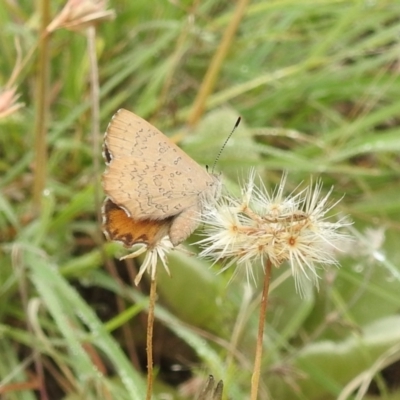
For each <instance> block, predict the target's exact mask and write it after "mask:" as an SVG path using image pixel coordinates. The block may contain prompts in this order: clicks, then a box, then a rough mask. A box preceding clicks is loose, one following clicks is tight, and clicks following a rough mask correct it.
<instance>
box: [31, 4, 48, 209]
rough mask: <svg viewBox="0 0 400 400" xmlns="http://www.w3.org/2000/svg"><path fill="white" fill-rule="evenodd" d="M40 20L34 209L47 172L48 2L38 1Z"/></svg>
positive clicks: (38, 207) (37, 204) (40, 196)
mask: <svg viewBox="0 0 400 400" xmlns="http://www.w3.org/2000/svg"><path fill="white" fill-rule="evenodd" d="M38 5H39V14H40V17H41V22H40V40H39V48H38V57H39V58H38V68H37V71H38V74H37V80H36V99H37V102H36V113H35V114H36V121H35V164H34V165H35V169H34V171H35V175H34V181H33V203H34V207H35V209H36V211H38V212H40V211H41V207H42V194H43V190H44V187H45V184H46V173H47V140H46V133H47V124H48V115H49V69H50V57H49V51H50V50H49V39H50V37H49V36H48V35H46V27H47V25H48V23H49V20H50V2H49V1H48V0H42V1H40V2H38Z"/></svg>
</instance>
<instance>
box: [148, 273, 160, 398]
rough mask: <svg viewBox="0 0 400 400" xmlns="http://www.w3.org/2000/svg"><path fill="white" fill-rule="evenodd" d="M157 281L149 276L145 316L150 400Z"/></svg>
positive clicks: (150, 393)
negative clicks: (147, 309)
mask: <svg viewBox="0 0 400 400" xmlns="http://www.w3.org/2000/svg"><path fill="white" fill-rule="evenodd" d="M156 289H157V281H156V277H154V278H151V283H150V299H149V312H148V316H147V338H146V353H147V393H146V400H151V395H152V393H153V328H154V309H155V306H156V300H157V291H156Z"/></svg>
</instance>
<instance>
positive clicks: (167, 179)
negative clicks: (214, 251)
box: [102, 109, 222, 250]
mask: <svg viewBox="0 0 400 400" xmlns="http://www.w3.org/2000/svg"><path fill="white" fill-rule="evenodd" d="M103 157H104V159H105V163H106V169H105V172H104V174H103V176H102V185H103V189H104V192H105V193H106V195H107V198H106V199H105V201H104V204H103V208H102V216H103V232H104V234H105V236H106V237H107V238H108V239H109V240H113V241H119V242H122V243H123V245H124V246H125V247H128V248H130V247H132V246H134V245H135V244H144V245H146V246H147V248H148V249H150V250H151V249H153V248H155V247H156V246H157V245H158V244H159V243H160V242H161V240H162V239H163V238H165V237H167V238H168V239H169V240H170V242H171V244H172V245H173V246H174V247H175V246H178V245H179V244H180V243H182V242H183V241H184V240H185V239H186V238H188V237H189V236H190V235H191V233H192V232H193V231H194V230H195V229H196V228H197V227H198V225H199V216H200V215H201V213H202V212H203V210H204V208H205V207H206V205H207V204H209V203H211V202H212V201H213V200H214V199H216V198H218V197H219V195H220V192H221V186H222V184H221V180H220V177H219V176H217V175H215V174H211V173H208V171H207V170H206V169H205V168H203V167H201V166H200V165H199V164H197V163H196V162H195V161H194V160H193V159H192V158H190V157H189V156H188V155H187V154H186V153H185V152H184V151H183V150H181V149H180V148H179V147H178V146H177V145H175V144H174V143H173V142H172V141H171V140H170V139H169V138H168V137H166V136H165V135H164V134H163V133H161V132H160V131H159V130H158V129H157V128H155V127H154V126H152V125H151V124H150V123H148V122H147V121H145V120H144V119H142V118H141V117H139V116H137V115H136V114H134V113H132V112H130V111H127V110H124V109H120V110H119V111H118V112H117V113H116V114H115V115H114V116H113V117H112V119H111V122H110V123H109V125H108V128H107V131H106V133H105V136H104V145H103Z"/></svg>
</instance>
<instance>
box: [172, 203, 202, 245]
mask: <svg viewBox="0 0 400 400" xmlns="http://www.w3.org/2000/svg"><path fill="white" fill-rule="evenodd" d="M199 211H200V209H199V207H198V206H197V205H196V206H193V207H189V208H187V209H186V210H183V211H182V212H181V213H180V214H179V215H177V216H176V217H175V218H174V219H173V221H172V225H171V228H170V230H169V238H170V240H171V243H172V244H173V245H174V246H178V245H179V244H180V243H182V242H183V241H184V240H186V239H187V238H188V237H189V236H190V235H191V234H192V232H193V231H194V230H195V229H196V228H197V227H198V226H199V224H200V222H199Z"/></svg>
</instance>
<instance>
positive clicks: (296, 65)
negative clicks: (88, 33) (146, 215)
mask: <svg viewBox="0 0 400 400" xmlns="http://www.w3.org/2000/svg"><path fill="white" fill-rule="evenodd" d="M46 4H47V3H46V2H45V1H44V0H43V1H41V2H36V6H37V8H35V3H34V2H31V1H26V0H25V1H12V0H6V1H3V2H1V3H0V26H1V33H0V54H1V56H0V87H3V88H6V87H7V84H8V83H9V82H10V77H11V75H12V71H13V70H14V68H15V65H16V64H18V63H17V60H18V58H19V56H20V58H21V59H22V60H23V62H22V64H21V65H20V68H19V70H18V74H17V76H16V78H15V80H14V81H13V84H15V85H16V92H17V93H18V94H19V95H20V98H19V99H18V102H20V103H24V106H23V107H22V108H20V109H18V110H17V111H16V112H14V113H11V114H10V115H8V116H6V117H4V118H1V119H0V188H1V190H0V240H1V247H0V299H1V301H0V355H1V362H0V393H1V398H4V399H7V400H8V399H10V400H14V399H18V400H20V399H21V400H31V399H36V398H41V399H44V398H46V397H45V396H46V393H47V396H48V397H47V398H49V399H143V398H144V388H145V380H144V379H145V378H144V376H145V375H144V374H145V366H146V361H145V359H144V355H145V347H144V346H145V326H146V314H145V310H146V307H147V297H146V296H147V289H148V288H147V284H146V283H145V282H143V283H142V284H141V285H140V287H139V288H136V287H134V286H133V285H132V282H133V276H134V271H136V269H137V265H136V263H135V262H132V260H130V262H129V263H121V262H119V261H117V259H118V257H120V256H121V255H122V254H124V252H123V251H122V250H121V248H120V247H119V246H117V245H114V244H106V245H105V244H104V243H103V240H102V238H101V235H100V233H99V223H98V221H97V213H98V209H97V208H98V205H96V202H95V194H94V193H95V188H96V182H97V179H98V177H99V176H100V175H101V173H102V170H103V167H102V166H101V168H100V169H99V168H98V167H97V169H96V168H95V169H94V168H93V165H96V164H95V163H94V160H95V159H96V157H99V155H100V153H101V148H100V146H98V148H97V149H96V151H95V153H94V152H93V137H92V136H91V134H90V132H91V129H92V126H93V120H92V118H91V113H90V106H91V105H92V101H93V99H92V97H91V96H90V84H89V82H90V81H89V76H90V64H89V57H88V54H89V52H88V47H87V40H86V38H85V35H84V34H80V33H75V32H71V31H69V30H65V29H59V30H56V31H55V32H53V33H52V34H51V35H49V50H48V61H49V86H48V91H47V93H46V95H47V96H48V104H49V108H48V110H49V113H48V117H49V120H48V128H46V131H45V137H44V138H42V145H44V146H45V148H46V153H47V157H45V158H43V159H42V163H39V164H40V165H39V164H38V162H37V160H36V161H35V140H36V141H37V136H36V139H35V132H36V127H37V126H38V110H39V109H40V107H41V104H38V103H40V102H41V101H42V99H41V98H39V97H38V95H37V86H38V84H39V82H40V78H39V77H40V73H41V71H40V68H39V67H38V66H39V65H40V61H39V58H38V54H39V52H40V50H39V48H38V47H37V45H38V43H39V39H38V38H39V37H40V34H39V29H40V7H42V6H43V7H45V6H46ZM240 5H242V6H243V9H244V13H243V16H242V17H241V18H240V21H239V22H240V23H239V25H238V29H237V31H236V33H235V34H234V35H232V36H231V37H230V39H229V41H228V43H227V48H226V49H227V52H226V54H225V55H224V56H223V57H222V58H221V60H220V66H221V71H220V73H219V75H218V77H217V79H216V82H215V85H210V86H209V89H210V93H209V94H207V95H206V96H205V97H204V98H205V100H206V102H205V107H204V109H201V108H196V107H195V104H196V96H198V93H199V91H201V90H202V88H204V79H205V76H206V74H207V71H208V70H209V68H210V65H211V64H212V59H213V57H214V56H215V54H216V53H218V49H219V48H220V47H219V46H220V44H221V41H222V40H223V37H224V32H226V29H227V27H228V26H229V25H230V24H231V23H232V21H233V20H234V18H237V17H238V7H240ZM63 6H64V2H62V1H58V0H57V1H52V2H51V3H50V17H49V18H50V20H52V19H53V18H54V16H55V15H56V14H57V13H58V12H59V11H60V9H61V8H62V7H63ZM109 8H112V9H113V10H114V11H115V15H116V18H115V20H112V21H105V22H103V23H102V24H99V26H98V28H97V37H96V42H95V44H96V51H97V57H98V63H99V84H100V121H101V129H102V131H104V130H105V129H106V127H107V124H108V121H109V120H110V118H111V116H112V115H113V113H114V112H115V111H116V110H117V109H118V108H120V107H124V108H126V109H129V110H132V111H133V112H135V113H136V114H138V115H140V116H142V117H143V118H146V119H147V120H149V121H150V122H151V123H152V124H153V125H155V126H157V127H158V128H159V129H161V130H162V131H163V132H165V133H166V134H168V135H170V136H172V137H173V138H174V139H176V140H179V144H180V146H182V148H184V149H185V151H187V152H188V154H189V155H191V156H192V157H193V158H194V159H195V160H197V161H198V162H199V163H201V164H203V165H204V164H209V165H211V164H212V163H213V161H214V159H215V157H216V155H217V153H218V151H219V149H220V147H221V145H222V143H223V142H224V140H225V138H226V137H227V135H228V133H229V132H230V130H231V129H232V127H233V125H234V123H235V122H236V119H237V117H238V116H239V115H240V116H242V118H243V120H242V124H241V125H240V127H239V129H238V130H237V131H236V132H235V134H234V136H233V137H232V139H231V140H230V141H229V143H228V145H227V147H226V148H225V150H224V152H223V154H222V156H221V159H220V160H219V162H218V165H217V169H218V170H219V171H221V172H222V174H223V176H224V183H225V184H226V186H227V187H229V188H231V189H232V190H235V186H236V185H237V183H238V181H239V178H242V177H243V176H245V175H246V171H248V170H249V169H250V168H252V167H255V168H256V169H257V171H258V172H259V173H260V174H261V176H262V178H263V180H264V183H265V185H266V186H267V187H273V186H274V185H275V184H276V183H277V182H279V179H280V177H281V174H282V171H288V173H289V178H288V190H291V189H294V188H295V187H296V186H297V185H298V184H300V183H301V182H305V183H307V182H309V180H310V178H311V177H313V179H315V178H317V177H321V179H322V180H323V182H324V187H325V190H326V191H327V190H329V189H330V187H331V186H332V185H333V186H334V188H335V189H334V192H333V195H332V196H333V200H339V199H340V198H341V197H342V196H344V198H343V199H342V201H341V202H340V203H339V204H338V205H337V206H336V208H335V211H336V212H337V213H342V214H348V215H350V216H351V218H352V219H353V221H354V224H353V226H352V234H353V235H354V236H355V237H356V241H355V242H354V243H352V244H351V245H349V246H348V247H347V248H346V247H344V248H343V249H342V254H338V257H339V260H340V262H341V265H342V267H341V268H340V269H333V270H328V271H321V282H320V287H321V288H320V291H319V292H316V291H311V292H310V296H309V297H308V298H306V299H301V298H300V297H299V295H298V294H297V293H295V289H294V282H293V280H292V279H291V278H290V276H289V274H288V271H287V268H286V266H282V267H281V268H280V269H279V270H277V271H274V273H273V281H272V291H271V295H270V308H269V311H268V323H267V327H266V332H267V334H266V337H265V353H264V360H263V374H262V382H261V388H260V397H259V398H260V399H308V400H313V399H315V400H317V399H324V400H325V399H326V400H329V399H336V398H338V399H350V398H351V399H361V398H363V399H377V398H379V399H380V398H382V399H400V393H399V390H400V388H399V382H400V316H399V311H400V267H399V257H400V247H399V229H400V199H399V190H400V183H399V180H400V179H399V178H400V164H399V150H400V129H399V124H400V117H399V115H400V114H399V110H400V96H399V93H400V63H399V56H400V42H399V34H400V3H399V2H398V1H397V0H381V1H367V0H366V1H360V0H346V1H344V0H343V1H341V0H332V1H328V0H314V1H311V0H296V1H295V0H287V1H252V2H248V3H247V4H245V2H241V1H239V2H231V1H226V0H221V1H215V0H213V1H211V0H204V1H196V0H195V1H164V0H163V1H158V2H150V1H143V0H136V1H134V2H132V1H127V0H125V1H124V0H120V1H111V2H110V3H109ZM42 106H43V104H42ZM0 108H1V105H0ZM0 111H1V110H0ZM39 122H40V121H39ZM100 140H101V139H100ZM95 143H96V142H95ZM36 145H37V142H36ZM36 149H37V147H36ZM36 151H37V150H36ZM36 154H37V153H36ZM40 168H44V170H45V172H46V179H45V190H44V191H43V194H42V195H41V198H40V202H41V207H40V211H38V209H37V204H36V203H35V201H34V189H33V188H34V187H35V184H37V182H36V181H35V180H36V179H37V176H38V169H40ZM98 169H99V170H98ZM195 239H196V237H194V238H192V240H193V241H194V240H195ZM190 250H191V251H195V250H196V249H195V248H193V247H191V248H190ZM106 255H107V257H106ZM114 256H115V259H114ZM135 261H136V260H135ZM169 264H170V269H171V271H172V279H171V278H169V277H168V276H166V275H165V273H164V271H161V270H160V273H159V275H158V292H159V300H158V303H157V310H156V315H157V325H156V327H155V335H156V337H155V360H156V368H157V379H156V381H157V388H156V394H155V398H157V399H195V398H196V396H197V394H198V393H199V391H200V388H201V386H202V383H203V382H204V381H205V378H206V377H207V375H208V374H212V375H214V376H215V377H216V379H223V380H224V384H225V388H224V396H225V398H229V399H236V400H238V399H246V398H248V397H249V387H250V378H251V370H252V363H253V357H254V346H255V337H256V332H257V318H258V317H257V306H258V304H259V297H258V296H257V294H258V292H259V290H260V288H250V287H248V285H247V283H246V281H245V280H243V279H240V277H239V278H236V279H234V280H233V281H231V282H230V283H229V284H228V282H229V280H230V278H231V275H232V272H233V271H227V273H224V274H219V275H217V271H218V266H214V267H213V268H212V269H210V268H209V265H208V264H207V263H206V262H205V261H201V260H198V259H197V258H196V257H189V256H187V255H186V254H182V253H180V252H174V253H172V255H171V257H170V262H169ZM42 382H45V387H46V390H44V389H43V387H42ZM41 388H42V389H41ZM168 396H169V397H168Z"/></svg>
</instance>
